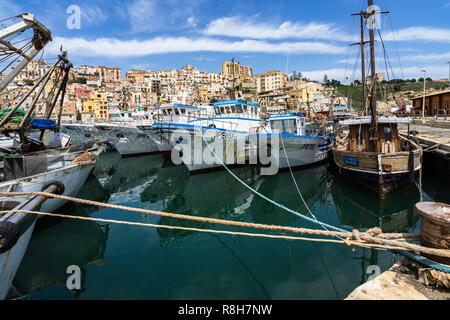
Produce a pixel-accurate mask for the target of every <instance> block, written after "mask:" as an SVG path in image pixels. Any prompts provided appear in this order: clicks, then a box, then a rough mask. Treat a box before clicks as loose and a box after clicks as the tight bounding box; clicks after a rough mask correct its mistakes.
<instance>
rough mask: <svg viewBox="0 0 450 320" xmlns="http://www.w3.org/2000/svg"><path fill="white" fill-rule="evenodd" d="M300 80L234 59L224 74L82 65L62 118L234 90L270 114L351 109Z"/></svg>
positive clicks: (22, 83) (13, 88)
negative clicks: (258, 70)
mask: <svg viewBox="0 0 450 320" xmlns="http://www.w3.org/2000/svg"><path fill="white" fill-rule="evenodd" d="M50 67H51V65H50V64H49V63H47V62H45V61H43V60H34V61H31V62H30V63H29V64H28V65H27V67H26V68H25V69H24V70H22V71H21V72H20V73H19V74H18V76H17V77H16V78H15V79H14V81H12V82H11V83H9V85H8V87H7V88H5V90H4V91H3V92H2V94H1V95H0V100H1V102H2V106H3V107H4V108H6V107H8V106H10V105H13V104H15V103H17V102H18V100H19V99H20V97H22V95H23V93H24V92H27V91H28V90H30V88H31V87H32V86H33V84H34V82H35V81H36V80H38V79H39V78H41V77H42V76H43V75H45V73H46V72H47V71H48V70H49V69H50ZM300 76H301V73H298V74H297V73H295V72H294V75H291V76H289V77H288V75H287V74H286V73H284V72H280V71H277V70H270V71H266V72H265V73H262V74H256V75H254V74H253V70H252V68H251V67H249V66H243V65H241V64H240V63H239V62H234V59H233V60H232V61H225V62H223V64H222V66H221V72H220V73H214V72H206V71H203V70H199V69H198V68H196V67H195V66H193V65H190V64H188V65H186V66H184V67H182V68H180V69H175V68H174V69H170V70H136V69H132V70H130V71H128V72H125V74H123V72H122V70H121V69H120V68H116V67H107V66H88V65H82V66H78V67H75V68H72V69H71V71H70V76H69V84H68V86H67V88H66V94H65V97H64V103H63V110H62V117H61V119H62V121H64V122H76V121H78V122H79V121H81V122H91V121H96V120H108V119H109V112H108V111H109V110H110V109H112V108H120V109H121V110H129V111H133V110H142V111H147V110H151V109H153V108H155V107H157V106H158V105H160V104H162V103H170V102H177V103H181V104H191V105H208V104H211V103H213V102H215V101H220V100H223V99H227V98H229V97H230V94H229V93H230V91H233V92H235V93H236V97H238V98H243V99H246V100H248V101H251V102H254V103H258V104H260V105H261V106H262V107H263V108H264V110H265V111H266V112H268V113H274V112H284V111H288V110H289V111H299V110H304V109H307V108H311V107H312V108H315V110H317V109H320V108H322V109H323V108H329V105H330V103H332V102H333V103H334V104H335V105H341V106H344V105H347V101H346V99H345V98H341V99H338V98H336V99H331V98H330V97H331V96H332V90H331V89H330V88H329V87H327V86H326V85H324V84H322V83H319V82H316V81H309V80H307V79H306V78H301V77H300ZM3 77H4V76H3ZM54 91H55V88H54V81H49V82H48V83H47V85H46V88H45V90H43V92H42V93H41V96H40V97H39V99H38V102H37V105H38V108H37V111H36V116H41V115H43V114H44V112H45V106H44V101H48V99H47V98H48V96H49V95H50V96H51V95H53V94H54ZM33 99H34V96H33V95H30V96H29V97H28V98H27V99H26V100H25V102H24V103H23V104H22V105H23V106H24V107H25V108H26V107H27V106H29V105H30V104H31V103H32V101H33ZM331 100H333V101H331ZM57 108H59V106H57ZM54 114H57V112H56V113H54Z"/></svg>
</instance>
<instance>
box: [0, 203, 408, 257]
mask: <svg viewBox="0 0 450 320" xmlns="http://www.w3.org/2000/svg"><path fill="white" fill-rule="evenodd" d="M19 212H23V213H29V214H36V215H42V216H50V217H58V218H68V219H75V220H86V221H96V222H107V223H116V224H123V225H132V226H141V227H154V228H164V229H172V230H184V231H195V232H203V233H218V234H228V235H233V236H234V235H240V236H247V237H259V238H270V239H284V240H301V241H312V242H327V243H338V244H346V245H348V246H364V247H371V248H385V249H395V250H404V248H403V247H390V246H389V247H388V246H385V245H382V244H370V243H364V242H361V241H353V240H349V239H346V240H334V239H317V238H304V237H293V236H284V235H274V234H264V233H248V232H238V231H226V230H213V229H200V228H190V227H181V226H169V225H159V224H152V223H142V222H130V221H122V220H112V219H102V218H91V217H82V216H73V215H65V214H59V213H48V212H40V211H29V210H12V211H0V214H4V213H19Z"/></svg>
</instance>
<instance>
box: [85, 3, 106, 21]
mask: <svg viewBox="0 0 450 320" xmlns="http://www.w3.org/2000/svg"><path fill="white" fill-rule="evenodd" d="M81 16H82V18H83V20H84V21H83V22H86V23H87V25H97V24H100V23H103V22H105V21H106V19H107V18H108V16H107V15H106V14H105V12H104V10H102V9H100V8H99V7H97V6H92V5H89V6H82V7H81Z"/></svg>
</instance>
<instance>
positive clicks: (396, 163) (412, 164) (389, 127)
mask: <svg viewBox="0 0 450 320" xmlns="http://www.w3.org/2000/svg"><path fill="white" fill-rule="evenodd" d="M410 122H411V119H409V118H396V117H379V118H378V119H377V131H378V135H379V136H378V139H377V140H376V141H375V148H376V149H375V150H373V149H372V148H373V147H372V146H371V143H370V141H371V140H370V129H371V117H362V118H355V119H351V120H345V121H341V122H340V125H341V126H347V127H348V135H345V134H344V133H343V131H342V129H340V130H338V132H337V135H336V140H335V142H334V144H333V147H332V150H333V154H334V161H335V163H336V165H337V166H338V167H339V171H340V172H341V173H342V174H344V175H347V176H350V177H352V178H355V180H356V181H359V182H361V183H363V184H364V185H366V186H368V187H369V188H371V189H373V190H375V191H376V192H378V193H379V195H380V196H381V197H383V195H384V194H385V193H386V192H388V191H390V190H392V189H394V188H396V187H398V186H400V185H401V184H404V183H405V182H408V181H411V180H414V173H415V172H417V171H418V170H419V169H420V168H421V155H422V149H421V147H420V146H418V145H417V144H416V143H415V142H413V141H412V140H409V139H406V138H403V137H402V136H400V135H399V131H398V124H399V123H404V124H409V123H410Z"/></svg>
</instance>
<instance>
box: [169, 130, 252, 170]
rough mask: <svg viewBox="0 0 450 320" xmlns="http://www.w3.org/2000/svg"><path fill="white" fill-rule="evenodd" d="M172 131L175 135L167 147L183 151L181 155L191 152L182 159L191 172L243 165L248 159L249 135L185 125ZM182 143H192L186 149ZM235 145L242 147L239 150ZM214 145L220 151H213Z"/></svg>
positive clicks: (214, 149)
mask: <svg viewBox="0 0 450 320" xmlns="http://www.w3.org/2000/svg"><path fill="white" fill-rule="evenodd" d="M175 130H176V133H175V135H173V136H172V134H171V141H170V143H171V145H172V147H173V148H175V147H176V148H177V149H179V150H181V148H182V149H183V150H184V151H183V153H184V152H186V151H187V152H190V155H191V156H190V157H185V156H183V157H182V160H183V163H184V165H185V166H186V167H187V169H188V170H189V171H190V172H197V171H203V170H209V169H214V168H220V167H222V163H224V164H227V165H235V164H245V162H246V161H247V160H248V159H249V148H250V147H249V145H248V144H245V141H246V140H247V138H248V136H249V133H246V132H236V131H228V130H223V129H217V128H212V127H199V126H197V125H195V126H194V125H190V126H188V125H184V126H183V127H179V128H177V129H175ZM172 137H173V138H172ZM180 140H181V141H180ZM185 141H190V142H191V143H190V146H189V147H188V146H187V145H186V144H184V142H185ZM238 141H240V142H241V144H240V146H242V147H238ZM215 145H218V146H222V148H221V149H220V150H216V148H215ZM186 149H188V150H186Z"/></svg>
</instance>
